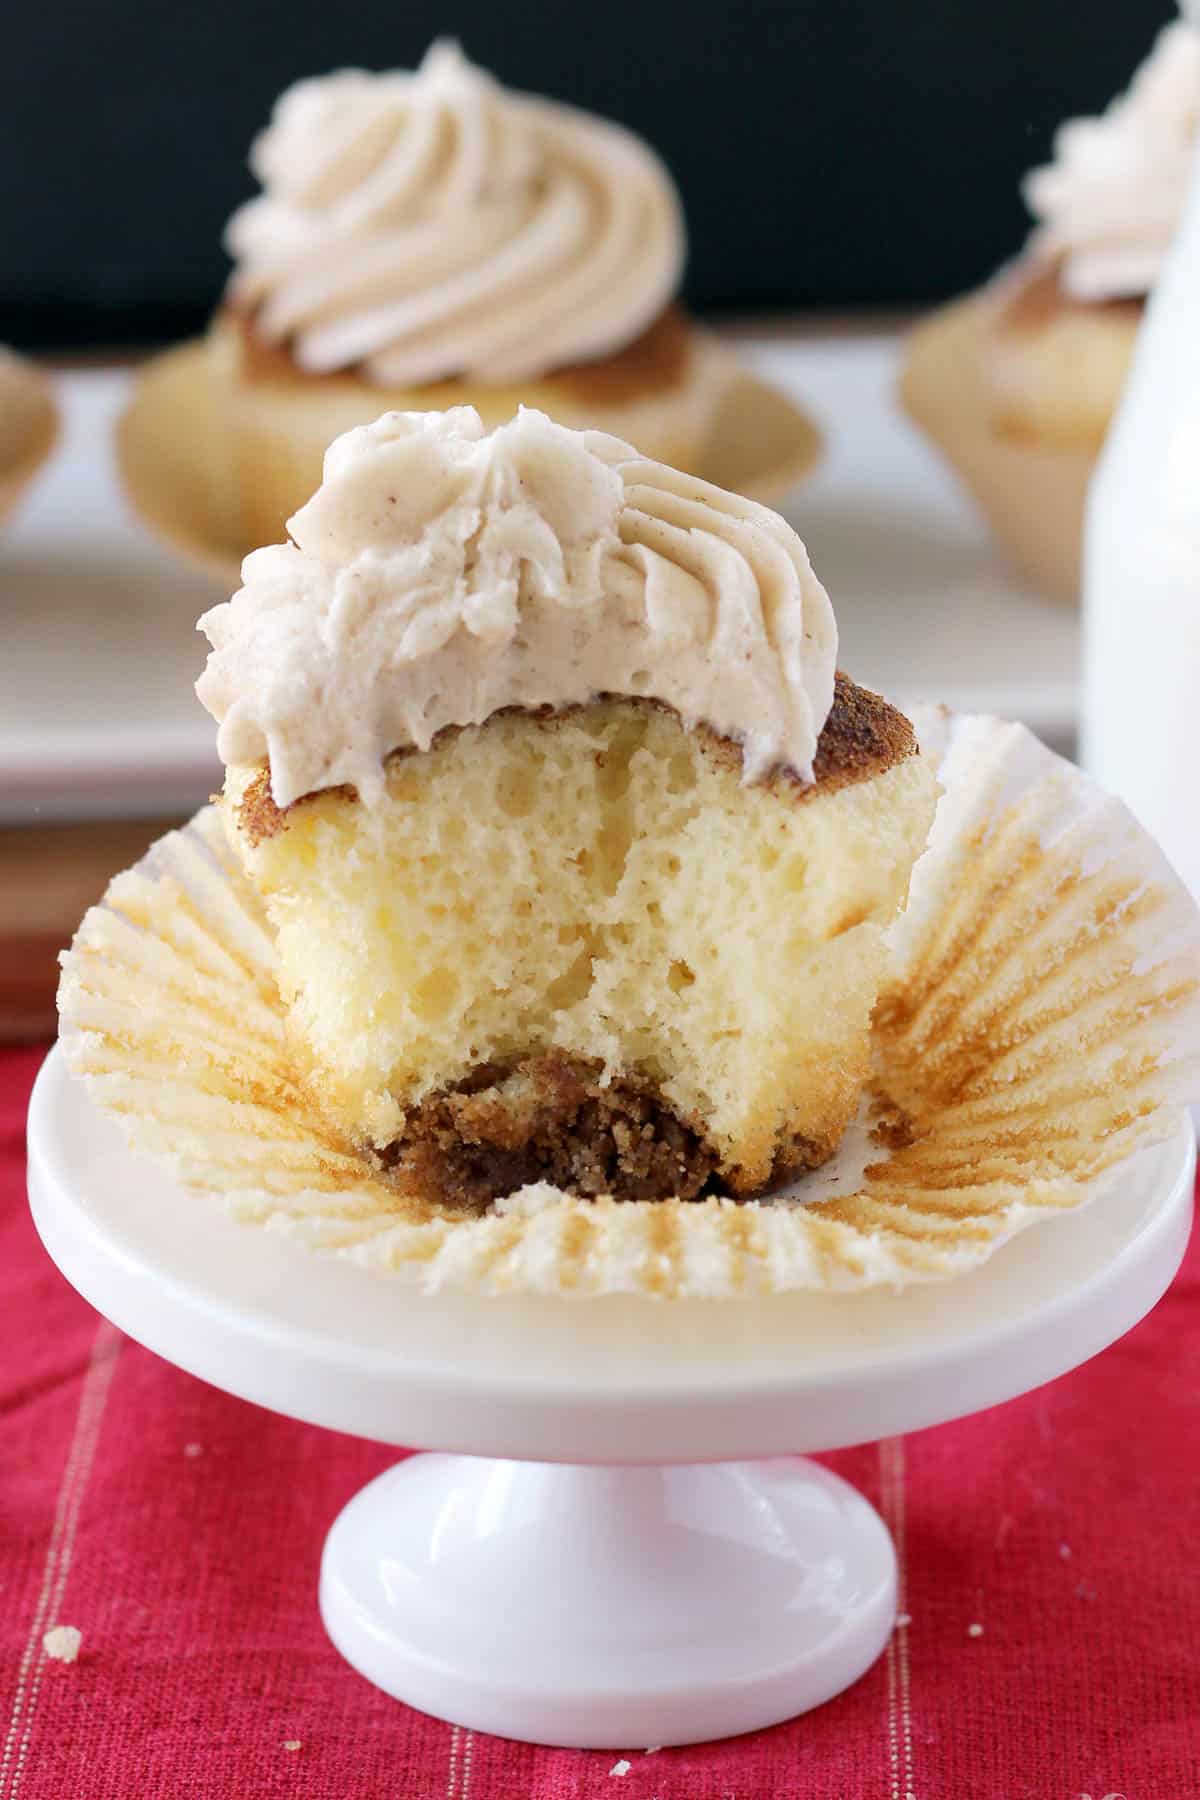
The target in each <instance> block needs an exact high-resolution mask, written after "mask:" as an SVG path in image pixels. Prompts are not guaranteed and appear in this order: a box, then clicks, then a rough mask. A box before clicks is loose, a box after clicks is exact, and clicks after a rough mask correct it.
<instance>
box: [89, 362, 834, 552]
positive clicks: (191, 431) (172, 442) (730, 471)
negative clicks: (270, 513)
mask: <svg viewBox="0 0 1200 1800" xmlns="http://www.w3.org/2000/svg"><path fill="white" fill-rule="evenodd" d="M227 406H228V394H227V391H226V390H225V389H224V388H223V386H222V377H221V373H220V370H219V368H218V367H217V365H216V364H215V363H214V361H213V359H212V358H211V357H210V356H209V354H208V349H207V346H206V344H205V343H204V342H203V341H201V340H198V341H196V342H192V343H186V344H181V345H180V346H179V347H178V348H177V349H175V350H169V351H167V352H166V353H165V355H162V356H159V357H156V358H155V359H154V360H153V362H151V363H149V364H148V365H147V367H146V368H145V370H144V371H143V373H142V375H141V376H140V378H139V381H138V384H137V388H136V390H135V392H134V395H133V398H132V400H131V401H130V404H129V406H128V408H127V409H126V411H125V413H124V414H123V416H122V418H121V421H120V423H119V425H118V428H117V452H118V457H119V460H120V466H121V474H122V479H123V481H124V484H125V490H126V493H127V494H128V496H129V499H130V500H131V502H132V504H133V506H134V508H135V510H136V511H137V513H138V515H139V516H140V518H141V519H142V521H143V523H144V524H145V525H147V526H148V527H149V528H150V530H151V531H153V532H154V533H155V535H156V536H157V537H159V538H161V539H162V540H163V541H164V542H166V543H167V544H169V545H170V546H171V548H172V549H174V550H177V551H179V552H180V554H181V555H183V556H185V557H186V558H187V559H188V560H189V561H190V562H193V563H196V564H198V565H199V566H200V567H201V568H203V569H205V570H207V571H208V572H209V573H211V574H215V575H217V576H218V577H219V578H220V579H221V580H222V581H223V582H224V583H225V584H226V586H228V587H230V588H235V587H238V586H240V585H241V577H240V573H239V572H240V569H241V564H242V558H243V557H245V556H246V555H248V554H249V552H250V551H251V550H255V549H257V548H258V546H257V545H256V544H251V543H247V542H244V541H243V539H242V536H241V532H240V525H239V518H238V507H237V495H236V492H235V490H234V488H233V485H232V482H233V476H232V470H231V458H230V457H229V455H228V453H227V452H228V434H227V430H226V427H225V418H226V414H227ZM820 453H821V434H820V432H819V431H818V429H817V427H816V426H815V425H814V424H813V422H812V420H811V419H809V418H808V417H807V416H806V414H805V413H804V412H802V411H801V409H800V408H799V407H798V406H796V405H795V404H794V403H793V402H792V401H791V400H789V399H788V397H787V395H786V394H783V393H781V392H780V391H779V390H778V389H777V388H773V387H771V386H770V385H769V383H767V382H765V381H759V380H758V379H757V377H755V376H753V375H751V374H749V373H747V372H745V371H739V372H738V373H737V375H736V377H735V378H734V380H733V381H732V383H731V385H730V387H729V390H728V392H727V394H726V395H725V397H724V399H723V400H722V402H721V406H720V410H719V412H718V414H717V418H716V421H715V423H714V426H713V430H712V433H711V436H710V439H709V443H708V447H707V449H706V450H705V454H704V458H703V463H702V466H701V468H700V470H699V471H698V472H699V474H700V475H701V476H702V477H703V478H704V480H706V481H711V482H714V483H715V484H716V485H717V486H718V487H723V488H728V489H730V490H731V491H732V492H734V493H738V494H745V495H747V496H748V497H749V498H750V499H752V500H761V501H764V502H770V501H773V500H778V499H781V498H782V497H783V495H784V494H786V493H788V491H789V490H790V489H791V488H793V487H794V486H795V485H796V483H797V482H798V481H800V480H802V479H803V477H804V476H805V475H807V474H808V473H809V471H810V470H811V468H812V467H813V465H814V464H815V463H816V461H817V460H818V458H819V456H820Z"/></svg>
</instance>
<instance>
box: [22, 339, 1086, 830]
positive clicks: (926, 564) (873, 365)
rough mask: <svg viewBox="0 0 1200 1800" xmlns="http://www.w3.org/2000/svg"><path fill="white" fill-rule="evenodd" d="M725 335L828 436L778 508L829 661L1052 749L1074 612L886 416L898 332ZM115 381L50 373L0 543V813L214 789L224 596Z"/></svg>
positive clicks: (1066, 718)
mask: <svg viewBox="0 0 1200 1800" xmlns="http://www.w3.org/2000/svg"><path fill="white" fill-rule="evenodd" d="M740 342H741V347H742V349H743V350H744V351H745V353H746V354H747V356H748V357H749V359H750V360H751V361H752V362H753V364H754V365H755V367H756V368H757V369H758V370H759V371H760V372H761V373H763V374H765V375H767V376H768V377H769V378H770V379H772V380H774V381H777V382H778V383H779V384H780V385H782V386H786V387H788V388H789V389H791V390H792V391H793V392H794V393H795V395H796V396H797V398H799V399H800V400H802V401H803V403H804V404H805V406H806V407H807V408H808V409H809V410H810V411H811V412H812V413H814V414H815V415H816V417H817V418H818V420H819V421H820V423H821V425H822V427H823V429H824V431H825V435H826V457H825V460H824V461H823V462H822V464H821V465H820V467H819V468H818V470H817V471H816V473H815V474H814V475H813V476H812V477H811V478H810V479H809V480H808V481H807V482H806V483H805V484H804V485H803V486H802V487H801V488H800V489H798V490H797V492H796V494H795V496H794V497H793V498H792V500H791V502H790V504H788V505H787V506H786V507H785V511H786V512H787V515H788V517H789V518H790V519H791V520H792V522H793V524H795V525H796V526H797V527H798V529H799V530H800V532H801V535H802V536H803V537H804V539H805V541H806V542H807V544H808V547H809V550H810V551H811V553H812V557H813V562H814V564H815V566H816V568H817V571H818V573H819V574H820V576H821V577H822V579H823V580H824V582H825V584H826V586H827V587H828V588H829V591H830V593H831V595H832V597H833V602H834V606H835V608H836V610H837V615H838V623H839V627H840V631H841V641H842V650H841V661H842V663H843V666H844V667H845V668H847V669H848V670H849V671H850V672H851V673H852V674H853V675H854V676H855V678H856V679H857V680H859V681H861V682H863V683H864V684H865V685H867V686H869V687H875V688H878V689H879V690H880V691H882V692H883V693H885V694H887V695H888V696H889V698H892V699H894V700H897V701H898V702H900V703H901V704H902V705H903V704H905V703H908V702H915V701H918V700H926V699H938V700H944V701H946V702H947V704H949V705H950V706H953V707H954V708H956V709H957V710H958V711H962V712H996V713H1001V714H1004V715H1006V716H1009V717H1013V718H1019V719H1022V720H1024V721H1025V723H1027V724H1028V725H1030V726H1031V727H1032V728H1033V729H1034V730H1035V731H1038V732H1039V733H1040V734H1041V735H1042V736H1044V737H1047V738H1049V739H1050V740H1051V741H1053V742H1055V743H1056V745H1061V744H1063V743H1064V742H1067V741H1069V739H1070V736H1071V734H1072V732H1073V730H1074V725H1075V704H1076V659H1077V652H1078V619H1077V617H1076V615H1075V613H1074V612H1073V611H1072V610H1071V609H1070V608H1067V607H1063V606H1061V605H1058V604H1055V603H1054V602H1052V601H1049V600H1044V599H1042V598H1040V597H1039V596H1038V595H1036V594H1035V593H1033V592H1032V591H1031V590H1030V589H1029V588H1028V587H1026V586H1025V585H1023V584H1022V582H1021V581H1020V580H1019V579H1018V578H1017V577H1016V576H1015V575H1013V574H1011V573H1010V572H1009V570H1008V568H1007V567H1006V565H1005V563H1004V562H1003V559H1002V558H1001V556H1000V554H999V552H998V551H997V550H996V548H995V547H994V545H993V544H992V543H991V541H990V539H989V537H988V534H987V531H986V529H985V527H984V526H983V524H982V523H981V522H980V521H979V520H978V519H977V518H976V516H975V514H974V513H973V511H972V509H971V507H970V505H969V504H968V503H967V501H966V500H965V499H964V498H962V497H961V496H960V495H959V493H958V491H957V488H956V487H955V485H954V482H953V481H952V479H951V477H950V476H949V475H948V474H947V473H946V472H945V471H944V469H943V468H942V467H941V465H940V464H939V462H938V460H937V458H936V457H935V456H934V454H933V453H932V451H930V450H929V449H928V448H927V446H926V445H925V444H924V442H923V441H922V440H921V438H920V437H919V436H918V435H917V433H916V432H915V431H914V430H913V429H912V428H911V427H910V426H909V425H908V424H907V422H906V421H905V420H904V419H903V418H902V416H901V415H900V413H899V412H898V410H897V408H896V406H895V403H894V401H893V398H892V388H893V379H894V369H895V362H896V353H897V341H896V339H894V338H892V337H829V338H825V339H821V338H812V339H807V340H805V341H804V342H802V343H786V342H778V341H769V340H766V339H761V338H759V339H755V338H745V339H743V340H740ZM131 380H132V376H131V374H130V373H129V372H128V371H123V370H122V371H117V370H93V371H85V372H76V373H69V374H66V375H64V376H62V377H61V378H60V381H59V384H58V396H59V402H60V405H61V408H62V411H63V415H64V430H63V436H62V442H61V446H60V449H59V451H58V454H57V455H56V457H55V458H54V459H53V461H52V462H51V464H50V465H49V467H48V468H47V470H46V471H45V472H44V474H43V475H42V477H41V478H40V479H39V481H38V482H37V484H36V486H35V488H34V491H33V493H32V495H31V496H30V498H29V499H28V500H27V502H26V503H25V505H24V506H23V507H22V508H21V510H20V512H19V514H18V516H17V518H16V520H15V522H14V524H13V525H12V526H11V528H10V529H9V530H8V531H7V532H6V533H5V535H4V537H3V538H2V539H0V821H6V822H13V821H19V820H26V819H32V818H39V817H40V818H66V817H74V818H96V817H119V816H133V815H136V814H150V813H156V812H161V811H170V810H180V811H186V810H190V809H191V808H193V807H195V806H198V805H200V804H201V803H202V802H203V801H204V799H205V798H206V797H207V796H208V794H210V793H211V792H212V790H213V788H214V786H216V785H217V784H218V783H219V768H218V765H217V762H216V757H215V755H214V752H213V727H212V723H211V721H210V720H209V719H208V717H207V715H206V714H205V713H204V711H203V710H202V708H201V707H200V705H199V703H198V702H197V700H196V699H195V696H194V695H193V693H192V683H193V682H194V681H195V679H196V676H197V675H198V674H199V672H200V669H201V667H202V666H203V661H204V651H205V644H204V640H203V639H202V638H200V637H198V636H197V635H196V632H195V629H194V627H195V621H196V618H197V616H198V615H199V614H200V613H201V612H202V611H204V609H205V608H206V607H207V606H211V605H213V604H214V603H215V602H216V601H218V600H220V599H222V598H223V597H224V590H223V589H222V588H221V586H220V585H219V584H217V583H215V582H213V581H212V580H210V579H209V578H207V577H206V576H204V575H201V574H197V573H196V572H194V571H193V570H192V569H190V568H187V567H185V566H184V565H183V564H181V563H179V562H177V561H176V560H174V559H173V558H172V557H171V556H170V555H169V554H168V553H167V552H166V551H164V550H161V549H159V547H158V546H157V545H156V544H155V543H154V542H153V540H152V539H151V538H150V537H149V536H148V535H147V534H146V533H145V532H144V531H143V530H142V529H141V528H140V527H139V526H138V524H137V522H136V521H135V520H134V518H133V517H132V515H131V513H130V511H129V509H128V507H127V506H126V505H125V502H124V500H123V498H122V496H121V493H120V490H119V486H118V483H117V480H116V474H115V468H114V462H113V456H112V425H113V422H114V420H115V418H116V415H117V414H118V412H119V411H120V409H121V406H122V405H123V403H124V400H125V397H126V395H127V393H128V391H129V385H130V382H131Z"/></svg>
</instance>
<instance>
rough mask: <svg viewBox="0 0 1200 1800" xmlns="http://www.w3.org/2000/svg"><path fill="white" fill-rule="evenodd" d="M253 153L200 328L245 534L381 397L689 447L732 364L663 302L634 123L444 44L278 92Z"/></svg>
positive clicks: (674, 203)
mask: <svg viewBox="0 0 1200 1800" xmlns="http://www.w3.org/2000/svg"><path fill="white" fill-rule="evenodd" d="M251 165H252V167H253V170H254V172H255V174H256V175H257V177H258V178H259V180H260V182H261V183H262V192H261V194H260V195H259V196H258V197H257V198H255V199H253V200H251V201H250V202H249V203H248V204H247V205H245V206H243V207H242V208H241V209H240V210H239V211H238V212H237V213H235V215H234V217H233V219H232V220H231V221H230V224H229V228H228V233H227V243H228V246H229V249H230V252H231V254H232V256H233V258H234V261H235V269H234V273H233V276H232V279H231V281H230V284H229V289H228V293H227V296H226V299H225V302H224V304H223V306H222V307H221V309H220V311H219V313H218V315H217V317H216V319H215V321H214V324H213V327H212V330H211V334H210V355H211V361H212V370H213V377H214V379H215V380H216V381H217V382H218V383H219V384H220V386H221V389H222V391H223V392H226V391H227V393H228V410H229V419H228V425H229V432H230V437H231V444H232V449H231V455H232V459H233V465H234V466H233V477H234V483H235V487H236V492H237V504H238V506H239V507H240V512H241V531H242V538H243V541H244V542H247V543H252V544H261V543H268V542H272V541H274V540H277V539H279V538H280V537H282V535H283V531H284V523H285V521H286V520H287V519H288V518H289V516H290V515H291V514H292V513H293V512H295V511H296V509H297V508H298V507H299V506H300V505H301V504H302V503H303V502H304V501H305V500H306V499H307V497H308V496H309V494H311V493H312V491H313V489H314V488H315V487H316V486H317V484H318V482H319V481H320V478H321V461H322V457H323V456H324V453H325V450H326V448H327V446H328V445H329V444H330V442H331V441H332V440H333V439H334V438H335V437H337V436H339V435H340V434H341V433H342V432H344V431H346V430H348V429H349V428H351V427H352V426H355V425H361V424H365V423H367V422H369V421H370V420H372V419H374V418H375V417H376V416H377V415H378V414H380V413H381V412H384V411H389V410H398V411H414V410H428V409H432V408H439V409H440V408H446V407H451V406H456V405H462V404H469V405H471V406H473V407H474V408H475V409H476V411H477V412H478V413H479V415H480V417H481V418H482V419H483V421H484V423H485V425H487V426H489V427H491V426H495V425H498V424H501V423H503V422H504V421H505V420H507V419H510V418H511V417H512V416H513V414H514V413H515V411H516V409H517V407H518V405H520V404H522V403H525V404H528V405H532V406H535V407H538V408H540V409H541V410H543V411H545V412H546V413H548V414H550V415H551V416H552V417H554V418H555V419H557V420H559V421H560V422H561V423H564V424H567V425H571V426H592V427H599V428H601V429H604V430H608V431H612V432H615V433H618V434H619V435H621V436H622V437H624V438H627V439H629V440H631V441H633V442H635V443H636V444H637V445H638V446H639V448H640V449H642V450H643V451H644V452H645V453H646V454H647V455H649V456H653V457H656V458H660V459H662V460H665V461H668V462H671V463H674V464H678V465H681V466H683V467H688V466H694V465H695V463H696V461H697V459H698V458H699V456H700V454H701V451H702V449H703V446H704V444H705V441H706V438H707V436H708V434H709V431H710V428H711V426H712V424H713V421H714V418H715V415H716V410H717V407H718V404H719V402H720V400H721V398H722V395H723V394H724V392H725V391H726V388H727V386H728V383H729V380H730V374H731V370H732V368H733V364H732V362H731V359H730V358H729V356H728V355H727V354H726V353H725V352H723V351H722V350H721V349H720V348H719V347H718V346H717V345H716V344H715V343H714V342H713V341H712V340H711V339H710V338H708V337H707V336H705V335H704V334H703V333H701V332H699V331H698V330H697V329H696V328H695V327H694V326H693V325H692V323H691V322H690V321H689V319H688V318H687V316H686V314H685V313H684V312H683V311H682V310H681V309H680V307H679V306H678V304H677V294H678V289H679V284H680V279H681V276H682V271H683V263H684V256H685V235H684V225H683V215H682V211H681V208H680V203H679V198H678V195H677V193H676V191H675V187H674V184H673V182H672V180H671V177H670V175H669V174H668V172H667V170H666V168H665V167H664V165H663V163H662V162H661V161H660V159H659V158H658V156H656V155H655V153H654V152H653V151H652V150H651V149H650V148H649V146H648V145H646V144H645V143H643V142H642V141H641V140H640V139H639V138H637V137H635V136H634V135H633V134H632V133H631V132H629V131H627V130H624V129H623V128H621V127H620V126H617V125H614V124H611V123H609V122H607V121H605V120H603V119H599V118H596V117H594V116H592V115H590V114H587V113H584V112H580V111H578V110H576V109H574V108H572V107H568V106H563V105H559V104H556V103H554V102H552V101H550V100H544V99H540V98H535V97H534V96H532V95H528V94H522V93H515V92H512V91H510V90H509V89H506V88H504V87H502V86H501V85H500V84H499V83H498V82H497V81H495V80H494V79H493V78H492V77H491V76H490V75H488V74H486V73H485V72H484V71H483V70H482V69H479V68H476V67H475V66H474V65H473V64H471V63H470V62H468V61H467V60H466V58H465V57H464V56H463V55H462V53H461V51H460V50H459V49H458V48H457V46H456V45H454V44H451V43H448V42H439V43H435V44H434V45H433V46H432V48H431V49H430V51H429V52H428V54H427V55H426V57H425V59H424V61H423V62H422V63H421V65H420V67H419V68H418V69H416V70H414V71H408V70H397V71H391V72H388V73H384V74H368V73H366V72H364V71H361V70H344V71H342V72H340V73H337V74H333V75H329V76H326V77H323V78H320V79H315V80H309V81H303V82H300V83H299V84H297V85H296V86H295V87H293V88H290V89H289V90H288V91H287V92H286V93H285V94H283V95H282V97H281V98H280V100H279V101H278V103H277V105H276V107H275V111H274V114H273V117H272V119H271V122H270V124H269V126H268V127H267V129H266V130H265V131H264V132H263V133H262V135H261V136H260V137H259V138H258V139H257V141H256V142H255V144H254V146H253V149H252V152H251Z"/></svg>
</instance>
